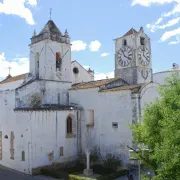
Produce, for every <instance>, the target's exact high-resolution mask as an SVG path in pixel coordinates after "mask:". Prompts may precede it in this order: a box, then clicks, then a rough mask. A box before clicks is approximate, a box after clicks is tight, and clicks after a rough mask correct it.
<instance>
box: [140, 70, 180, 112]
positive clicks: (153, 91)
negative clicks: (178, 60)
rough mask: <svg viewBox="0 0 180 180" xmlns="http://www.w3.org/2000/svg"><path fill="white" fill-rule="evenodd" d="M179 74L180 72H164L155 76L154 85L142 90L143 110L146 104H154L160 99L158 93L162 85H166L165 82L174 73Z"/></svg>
mask: <svg viewBox="0 0 180 180" xmlns="http://www.w3.org/2000/svg"><path fill="white" fill-rule="evenodd" d="M175 72H179V73H180V70H172V71H164V72H159V73H154V74H153V81H154V83H151V84H148V85H146V86H145V87H143V88H142V90H141V109H142V110H143V109H144V108H145V104H147V103H150V102H153V101H154V100H155V98H159V93H158V91H157V89H158V86H159V85H160V84H164V83H165V82H164V80H165V79H166V78H167V77H170V76H171V75H172V74H173V73H175Z"/></svg>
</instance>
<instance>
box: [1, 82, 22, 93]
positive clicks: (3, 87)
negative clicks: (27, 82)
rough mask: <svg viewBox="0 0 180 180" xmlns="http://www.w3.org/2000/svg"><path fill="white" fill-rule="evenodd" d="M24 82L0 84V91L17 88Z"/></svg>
mask: <svg viewBox="0 0 180 180" xmlns="http://www.w3.org/2000/svg"><path fill="white" fill-rule="evenodd" d="M22 83H23V80H19V81H14V82H10V83H5V84H0V91H4V90H8V89H9V90H12V89H16V88H17V87H19V86H20V85H21V84H22Z"/></svg>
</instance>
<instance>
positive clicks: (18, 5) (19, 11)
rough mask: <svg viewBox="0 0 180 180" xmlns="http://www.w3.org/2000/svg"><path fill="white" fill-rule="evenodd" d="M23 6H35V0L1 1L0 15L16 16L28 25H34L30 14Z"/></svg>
mask: <svg viewBox="0 0 180 180" xmlns="http://www.w3.org/2000/svg"><path fill="white" fill-rule="evenodd" d="M25 4H29V5H30V6H33V7H34V6H36V5H37V1H36V0H3V2H2V3H0V13H4V14H7V15H16V16H19V17H21V18H23V19H25V20H26V22H27V23H28V24H30V25H33V24H35V22H34V19H33V15H32V12H31V11H30V9H29V8H27V7H25Z"/></svg>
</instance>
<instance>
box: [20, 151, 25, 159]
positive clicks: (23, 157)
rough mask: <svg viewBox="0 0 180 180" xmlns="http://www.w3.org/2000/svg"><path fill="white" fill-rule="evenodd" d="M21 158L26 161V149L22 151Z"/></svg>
mask: <svg viewBox="0 0 180 180" xmlns="http://www.w3.org/2000/svg"><path fill="white" fill-rule="evenodd" d="M21 160H22V161H25V152H24V151H22V152H21Z"/></svg>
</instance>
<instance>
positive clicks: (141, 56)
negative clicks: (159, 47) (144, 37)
mask: <svg viewBox="0 0 180 180" xmlns="http://www.w3.org/2000/svg"><path fill="white" fill-rule="evenodd" d="M138 60H139V62H140V63H141V65H142V66H147V65H148V64H149V63H150V53H149V50H148V48H143V46H140V47H139V49H138Z"/></svg>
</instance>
